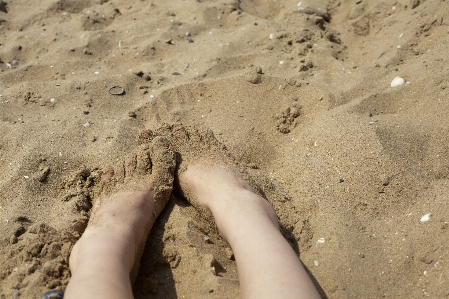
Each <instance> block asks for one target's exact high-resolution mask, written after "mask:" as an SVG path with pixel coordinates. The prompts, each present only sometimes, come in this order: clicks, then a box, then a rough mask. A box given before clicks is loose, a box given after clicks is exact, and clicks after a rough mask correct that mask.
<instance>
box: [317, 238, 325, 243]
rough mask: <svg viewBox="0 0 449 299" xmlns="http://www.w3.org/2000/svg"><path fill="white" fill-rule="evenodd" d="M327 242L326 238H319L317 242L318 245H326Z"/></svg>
mask: <svg viewBox="0 0 449 299" xmlns="http://www.w3.org/2000/svg"><path fill="white" fill-rule="evenodd" d="M325 241H326V240H324V238H319V239H318V240H317V241H316V242H317V243H324V242H325Z"/></svg>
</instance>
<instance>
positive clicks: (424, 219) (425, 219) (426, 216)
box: [420, 213, 430, 222]
mask: <svg viewBox="0 0 449 299" xmlns="http://www.w3.org/2000/svg"><path fill="white" fill-rule="evenodd" d="M429 220H430V213H429V214H426V215H424V216H422V217H421V220H420V221H421V222H427V221H429Z"/></svg>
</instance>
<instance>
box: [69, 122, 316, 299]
mask: <svg viewBox="0 0 449 299" xmlns="http://www.w3.org/2000/svg"><path fill="white" fill-rule="evenodd" d="M139 139H140V140H142V141H143V142H142V143H143V144H142V146H141V148H140V149H139V150H137V151H136V152H135V153H133V154H132V155H130V156H128V157H127V158H126V159H125V160H124V161H123V163H120V164H117V165H115V166H114V167H113V168H112V169H110V170H109V171H107V172H105V173H104V174H103V176H102V180H101V186H100V191H99V193H100V194H99V196H98V197H97V198H96V200H95V202H94V207H93V211H92V215H91V219H90V221H89V224H88V226H87V228H86V230H85V232H84V234H83V235H82V237H81V238H80V239H79V241H78V242H77V243H76V244H75V246H74V247H73V250H72V253H71V256H70V269H71V272H72V279H71V281H70V283H69V285H68V286H67V289H66V294H65V298H69V299H70V298H91V297H92V298H133V295H132V283H131V281H132V280H133V279H134V278H135V276H136V275H137V270H138V264H139V261H140V257H141V254H142V251H143V246H144V244H145V241H146V237H147V235H148V233H149V230H150V229H151V227H152V225H153V223H154V221H155V220H156V218H157V216H158V215H159V214H160V212H161V211H162V210H163V208H164V207H165V205H166V203H167V202H168V200H169V198H170V194H171V192H172V187H173V185H174V186H175V192H178V193H179V194H181V195H182V196H184V197H186V199H187V200H188V201H189V202H190V203H191V204H192V205H194V206H195V207H196V208H197V209H199V210H202V211H204V212H205V213H211V214H212V215H213V218H214V220H215V223H216V225H217V227H218V230H219V231H220V234H221V235H222V236H223V238H224V239H225V240H226V241H227V242H228V243H229V244H230V246H231V248H232V249H233V252H234V255H235V259H236V262H237V269H238V272H239V280H240V285H241V292H242V296H243V298H319V295H318V293H317V291H316V289H315V287H314V285H313V283H312V282H311V280H310V278H309V277H308V275H307V273H306V272H305V270H304V268H303V266H302V264H301V262H300V261H299V259H298V258H297V256H296V254H295V252H294V251H293V249H292V248H291V247H290V245H289V244H288V243H287V241H286V240H285V239H284V238H283V236H282V235H281V234H280V232H279V224H278V220H277V217H276V214H275V211H274V209H273V207H272V206H271V205H270V203H269V202H267V201H266V200H265V199H264V198H262V197H261V196H260V195H258V194H257V193H256V192H255V191H254V189H253V188H252V187H251V186H250V185H249V184H248V183H247V182H246V181H245V179H243V176H242V175H241V174H240V173H239V172H238V171H237V168H236V166H235V164H234V162H233V160H232V158H231V157H230V155H229V154H228V153H227V151H226V149H225V147H224V146H223V145H221V144H220V143H219V142H218V141H217V140H216V139H215V137H214V136H213V134H212V133H211V132H210V131H209V130H206V129H199V128H195V127H185V126H182V125H180V124H175V125H171V126H169V125H166V126H163V127H161V128H159V129H158V130H156V131H144V132H142V134H140V136H139ZM176 164H177V165H176ZM176 166H177V167H176ZM175 168H177V171H175ZM175 172H176V173H175Z"/></svg>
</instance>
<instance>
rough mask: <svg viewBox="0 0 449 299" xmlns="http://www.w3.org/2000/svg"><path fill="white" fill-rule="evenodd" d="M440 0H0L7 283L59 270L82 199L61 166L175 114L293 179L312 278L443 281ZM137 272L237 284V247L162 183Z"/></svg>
mask: <svg viewBox="0 0 449 299" xmlns="http://www.w3.org/2000/svg"><path fill="white" fill-rule="evenodd" d="M448 12H449V3H448V1H447V0H444V1H443V0H426V1H425V0H382V1H368V0H357V1H356V0H351V1H343V0H340V1H337V0H327V1H326V0H316V1H312V0H304V1H301V2H299V3H298V1H297V0H296V1H290V0H285V1H279V0H276V1H274V0H273V1H270V0H241V1H232V0H231V1H227V0H217V1H209V0H198V1H193V0H184V1H161V0H152V1H150V0H142V1H140V0H135V1H127V0H125V1H118V0H109V1H108V0H73V1H69V0H60V1H56V0H42V1H24V0H18V1H12V0H2V1H0V36H1V38H0V95H1V96H0V130H1V134H0V169H1V171H0V227H1V229H0V244H1V246H0V298H11V296H13V295H14V294H15V295H16V297H17V296H18V298H40V297H41V294H42V293H43V292H45V291H47V290H50V289H62V290H63V289H64V288H65V286H66V285H67V283H68V281H69V279H70V271H69V270H68V256H69V254H70V250H71V248H72V246H73V244H74V243H75V242H76V240H77V239H78V238H79V237H80V235H81V234H82V232H83V230H84V229H85V226H86V224H87V221H88V219H89V215H90V212H91V200H92V199H91V198H89V197H86V196H80V195H79V194H78V193H76V192H74V191H73V186H76V185H77V184H81V183H84V182H86V181H88V180H89V176H90V173H92V172H95V171H101V170H104V169H106V168H107V167H108V165H111V164H113V163H115V162H117V161H120V160H121V159H123V157H124V156H125V155H126V154H129V153H131V152H132V151H133V150H134V149H135V148H136V147H137V146H138V141H137V139H136V136H137V134H138V132H139V131H140V130H142V129H156V128H158V127H159V126H160V125H161V124H162V123H174V122H182V123H184V124H186V125H196V126H204V127H207V128H209V129H211V130H212V131H213V132H214V134H215V136H216V138H217V139H218V140H219V141H220V142H221V143H223V144H224V145H225V146H226V147H227V149H228V151H229V152H230V153H231V154H232V155H233V156H234V157H235V159H236V160H238V161H239V163H240V164H241V165H243V166H245V167H247V168H248V169H252V171H253V172H254V173H256V172H257V173H258V174H259V175H261V176H264V177H265V178H266V180H265V182H266V183H267V182H268V183H270V184H272V185H273V186H276V188H273V190H274V189H276V190H281V192H283V194H285V196H284V197H285V200H286V201H285V202H286V204H285V207H284V208H283V207H282V204H280V205H279V208H278V214H280V218H281V220H282V219H288V220H286V221H287V222H288V223H289V224H287V226H288V227H286V229H287V230H288V232H289V233H290V238H289V240H290V241H291V242H292V245H293V246H294V248H295V249H296V250H297V252H298V253H299V255H300V258H301V260H302V262H303V263H304V265H305V266H306V267H307V269H308V271H309V272H310V276H311V277H312V278H313V280H314V282H315V283H316V285H317V287H318V288H319V290H320V292H321V294H322V296H323V297H327V298H379V297H391V298H422V297H429V298H440V297H445V296H447V295H448V294H449V271H448V270H447V267H448V258H449V250H448V247H449V241H448V238H447V235H448V229H449V212H448V211H449V209H448V208H449V201H448V196H449V195H448V194H449V160H448V159H449V147H448V143H449V117H448V116H447V115H448V113H449V97H448V95H449V76H448V74H449V64H448V62H447V61H448V58H449V54H448V51H447V49H448V47H449V19H448V18H449V16H448ZM397 76H399V77H402V78H404V79H405V82H406V83H405V84H403V85H401V86H397V87H394V88H393V87H391V85H390V84H391V81H392V80H393V79H394V78H395V77H397ZM114 86H120V87H123V90H124V92H123V93H122V94H121V95H112V94H110V93H109V90H110V89H111V88H112V87H114ZM112 91H115V92H117V91H118V92H121V88H114V89H113V90H112ZM79 181H80V182H81V183H78V182H79ZM428 214H430V215H429V216H428V220H427V221H422V220H426V219H427V217H424V218H422V217H423V216H425V215H428ZM248 241H250V240H248ZM261 262H262V261H261ZM134 292H135V297H136V298H239V284H238V277H237V270H236V266H235V261H234V260H233V258H232V252H231V251H230V249H229V247H228V245H227V244H226V243H225V242H224V241H223V240H222V239H221V238H220V237H219V235H218V234H217V233H216V231H215V229H214V227H213V226H210V225H207V223H205V222H204V221H202V220H201V215H199V214H198V213H196V210H195V208H194V207H192V206H191V205H189V204H188V203H187V202H186V201H185V200H184V199H182V198H180V197H176V196H172V200H171V201H170V202H169V204H168V205H167V208H166V210H165V211H164V212H163V213H162V215H161V217H160V218H159V220H158V221H157V222H156V224H155V226H154V227H153V229H152V232H151V234H150V236H149V238H148V241H147V243H146V249H145V252H144V254H143V257H142V263H141V267H140V272H139V276H138V277H137V281H136V284H135V286H134Z"/></svg>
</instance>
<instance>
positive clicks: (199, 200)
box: [140, 123, 278, 235]
mask: <svg viewBox="0 0 449 299" xmlns="http://www.w3.org/2000/svg"><path fill="white" fill-rule="evenodd" d="M155 136H164V137H166V138H167V139H168V140H170V143H171V144H172V147H173V150H174V151H175V152H176V155H177V156H176V159H177V172H176V174H175V192H177V193H178V194H179V195H181V196H182V197H184V198H186V199H187V200H188V201H189V202H190V203H191V204H192V205H193V206H195V207H196V208H197V209H198V210H200V211H203V212H204V213H205V214H206V217H207V215H208V214H209V215H210V213H211V212H212V214H213V215H214V218H215V222H216V224H217V227H218V229H219V231H220V233H221V234H222V233H223V232H222V229H221V228H220V221H219V219H218V218H217V215H216V214H215V213H214V210H217V211H218V210H220V215H223V213H222V212H223V211H224V209H225V208H226V206H227V205H228V204H231V205H236V206H239V205H240V204H241V203H239V202H234V200H237V199H239V198H243V197H245V198H246V197H247V196H240V195H243V194H245V195H249V194H254V195H261V194H262V193H263V191H262V190H261V188H260V187H259V186H258V185H257V184H256V183H255V181H254V180H253V178H252V177H251V176H250V175H248V173H247V172H246V170H245V168H244V167H243V166H241V165H239V164H238V163H237V162H236V161H235V159H234V158H233V157H232V156H231V154H230V153H229V152H228V151H227V149H226V147H225V146H224V145H223V144H221V143H220V142H219V141H218V140H217V139H216V138H215V136H214V134H213V132H212V131H211V130H209V129H207V128H204V127H194V126H184V125H182V124H179V123H178V124H173V125H164V126H162V127H160V128H158V129H157V130H155V131H150V130H145V131H142V132H141V134H140V138H141V139H142V140H152V138H154V137H155ZM241 193H243V194H241ZM250 197H252V196H250ZM253 198H254V200H256V201H257V202H258V204H260V205H261V206H262V207H263V208H264V210H265V212H264V213H268V214H269V215H270V218H271V219H272V221H273V223H275V225H276V226H278V221H277V217H276V214H275V212H274V210H273V207H272V206H271V205H270V203H268V202H267V201H266V200H265V199H263V198H262V197H261V196H256V197H253ZM222 235H223V234H222Z"/></svg>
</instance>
